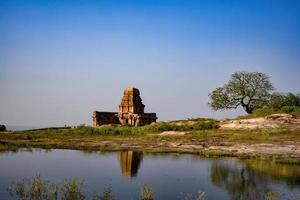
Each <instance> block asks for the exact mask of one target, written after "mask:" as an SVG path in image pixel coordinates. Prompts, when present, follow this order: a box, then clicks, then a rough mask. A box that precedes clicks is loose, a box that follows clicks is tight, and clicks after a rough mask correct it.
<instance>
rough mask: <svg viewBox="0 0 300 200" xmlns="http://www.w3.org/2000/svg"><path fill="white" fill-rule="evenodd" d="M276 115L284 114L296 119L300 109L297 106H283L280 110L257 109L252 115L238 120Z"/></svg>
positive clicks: (240, 117)
mask: <svg viewBox="0 0 300 200" xmlns="http://www.w3.org/2000/svg"><path fill="white" fill-rule="evenodd" d="M276 113H286V114H290V115H293V116H294V117H296V118H300V107H298V106H283V107H281V108H280V109H275V108H269V107H265V108H259V109H257V110H255V111H254V112H253V113H252V114H249V115H245V116H239V117H238V118H239V119H248V118H255V117H265V116H267V115H271V114H276Z"/></svg>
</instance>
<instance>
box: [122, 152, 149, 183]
mask: <svg viewBox="0 0 300 200" xmlns="http://www.w3.org/2000/svg"><path fill="white" fill-rule="evenodd" d="M142 160H143V153H142V152H135V151H122V152H120V153H119V161H120V166H121V171H122V175H123V176H126V177H130V178H132V177H135V176H136V175H137V172H138V169H139V167H140V164H141V162H142Z"/></svg>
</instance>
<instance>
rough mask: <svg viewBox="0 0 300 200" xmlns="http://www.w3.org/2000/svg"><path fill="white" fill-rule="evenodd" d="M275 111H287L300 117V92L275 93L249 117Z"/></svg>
mask: <svg viewBox="0 0 300 200" xmlns="http://www.w3.org/2000/svg"><path fill="white" fill-rule="evenodd" d="M274 113H287V114H291V115H293V116H294V117H300V94H297V95H296V94H293V93H287V94H282V93H273V94H272V96H271V98H270V100H269V101H268V103H267V104H266V105H265V106H264V107H262V108H259V109H256V110H255V111H254V112H253V113H252V114H251V115H248V117H262V116H266V115H270V114H274Z"/></svg>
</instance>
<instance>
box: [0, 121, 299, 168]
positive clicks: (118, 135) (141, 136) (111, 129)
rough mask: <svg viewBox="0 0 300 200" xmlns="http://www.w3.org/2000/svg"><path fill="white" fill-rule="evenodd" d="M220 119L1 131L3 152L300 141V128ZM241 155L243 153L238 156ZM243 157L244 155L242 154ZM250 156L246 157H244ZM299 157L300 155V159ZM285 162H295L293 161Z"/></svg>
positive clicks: (167, 149) (153, 148) (158, 148)
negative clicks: (236, 126)
mask: <svg viewBox="0 0 300 200" xmlns="http://www.w3.org/2000/svg"><path fill="white" fill-rule="evenodd" d="M218 127H219V125H218V121H216V120H212V119H203V118H200V119H192V120H180V121H171V122H160V123H156V124H152V125H147V126H142V127H129V126H102V127H100V128H92V127H88V126H79V127H77V128H72V129H43V130H34V131H33V130H32V131H18V132H13V133H1V134H0V151H7V150H10V151H16V150H17V149H18V148H44V149H55V148H57V149H58V148H59V149H77V150H86V151H94V150H102V151H104V150H108V151H117V150H126V149H131V150H140V151H145V150H146V151H152V152H179V153H198V154H206V155H205V156H212V155H217V154H218V155H221V156H234V155H235V154H236V153H231V152H228V151H227V152H226V151H224V152H214V151H213V150H209V151H205V152H201V151H200V150H188V151H187V150H185V149H184V148H181V146H178V147H170V146H168V145H169V144H170V143H176V144H180V145H185V144H188V145H200V146H203V147H210V146H224V147H225V146H226V145H227V146H230V145H234V144H259V143H268V144H295V145H297V144H299V143H300V134H299V131H290V130H288V129H285V128H277V129H256V130H247V129H243V130H224V129H218ZM163 131H183V132H185V133H186V134H185V135H184V136H180V135H168V136H162V135H160V134H159V133H161V132H163ZM239 156H241V155H239ZM242 156H243V155H242ZM245 157H247V156H245ZM299 160H300V158H299ZM283 162H286V163H288V162H290V163H293V162H294V161H288V160H287V159H286V160H284V161H283Z"/></svg>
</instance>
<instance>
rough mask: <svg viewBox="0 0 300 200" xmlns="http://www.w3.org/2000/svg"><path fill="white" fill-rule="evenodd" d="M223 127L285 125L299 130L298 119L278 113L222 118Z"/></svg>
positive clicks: (272, 126) (253, 127)
mask: <svg viewBox="0 0 300 200" xmlns="http://www.w3.org/2000/svg"><path fill="white" fill-rule="evenodd" d="M220 127H221V128H223V129H268V128H280V127H286V128H289V129H292V130H300V119H296V118H294V117H293V116H292V115H289V114H285V113H278V114H272V115H268V116H266V117H257V118H251V119H235V120H224V121H221V122H220Z"/></svg>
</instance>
